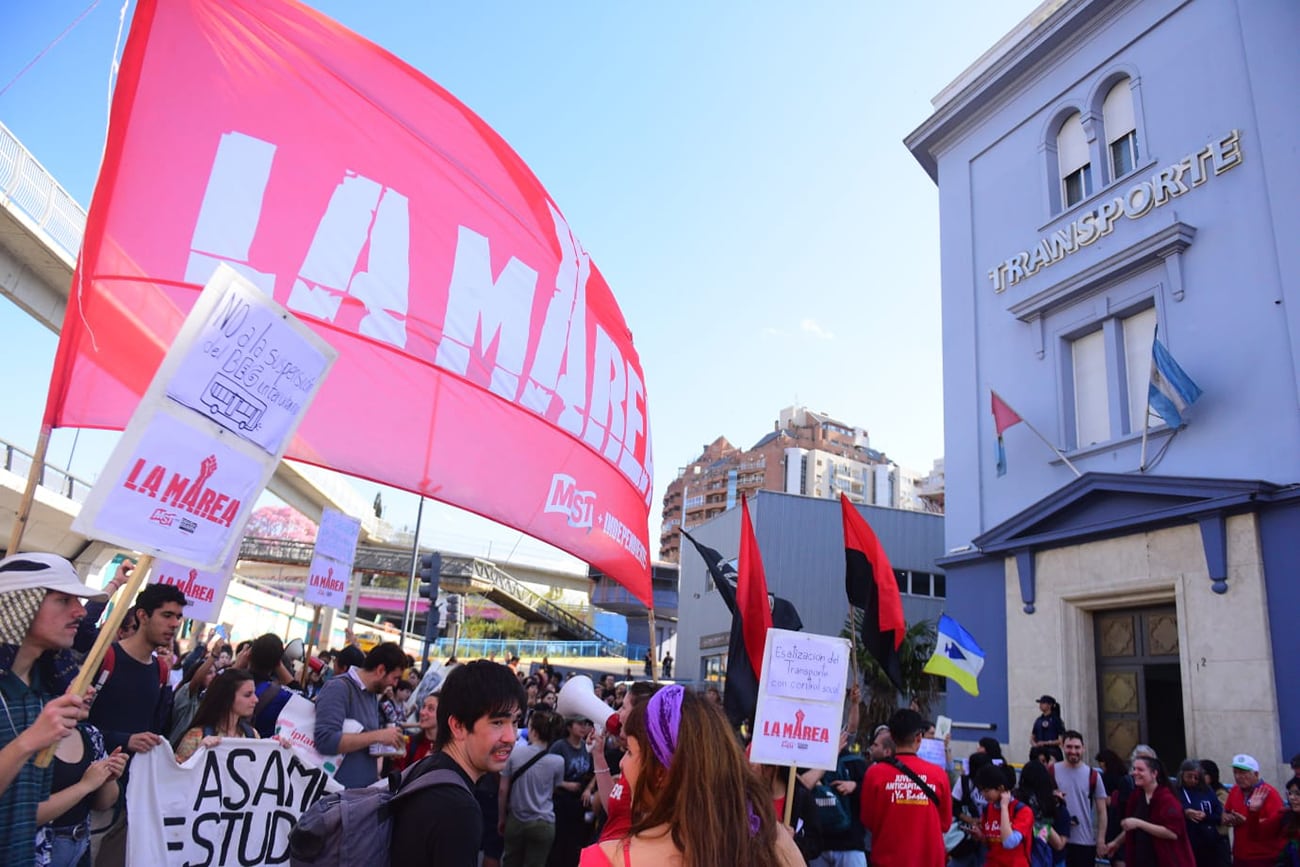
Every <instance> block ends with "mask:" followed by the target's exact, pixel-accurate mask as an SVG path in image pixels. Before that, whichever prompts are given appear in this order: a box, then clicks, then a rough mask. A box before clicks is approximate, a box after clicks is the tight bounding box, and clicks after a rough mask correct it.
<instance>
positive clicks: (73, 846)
mask: <svg viewBox="0 0 1300 867" xmlns="http://www.w3.org/2000/svg"><path fill="white" fill-rule="evenodd" d="M88 851H90V835H89V834H86V835H85V836H84V837H82V838H81V839H79V840H74V839H73V838H72V837H64V836H62V835H59V834H55V835H53V837H52V843H51V846H50V867H77V862H78V861H80V860H81V856H82V855H84V854H86V852H88Z"/></svg>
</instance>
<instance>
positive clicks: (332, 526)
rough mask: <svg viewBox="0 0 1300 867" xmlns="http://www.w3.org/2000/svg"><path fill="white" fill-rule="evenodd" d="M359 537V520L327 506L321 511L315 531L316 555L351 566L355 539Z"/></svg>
mask: <svg viewBox="0 0 1300 867" xmlns="http://www.w3.org/2000/svg"><path fill="white" fill-rule="evenodd" d="M360 535H361V519H360V518H353V517H350V516H348V515H345V514H343V513H342V512H340V511H339V510H337V509H331V508H329V507H328V506H327V507H326V508H324V509H322V510H321V516H320V528H319V529H318V530H317V531H316V554H317V555H324V556H326V557H329V558H330V559H331V560H337V561H338V562H340V563H347V564H349V565H351V563H352V562H353V561H354V560H355V559H356V556H357V537H359V536H360Z"/></svg>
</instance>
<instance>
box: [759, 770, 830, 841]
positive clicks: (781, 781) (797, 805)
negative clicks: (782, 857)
mask: <svg viewBox="0 0 1300 867" xmlns="http://www.w3.org/2000/svg"><path fill="white" fill-rule="evenodd" d="M754 769H755V770H756V771H758V775H759V777H760V778H762V779H763V780H765V781H766V782H767V785H768V789H769V795H768V796H769V797H770V798H771V799H772V809H773V811H774V812H775V813H776V820H777V821H778V822H781V823H783V824H788V826H789V827H790V828H792V829H793V830H794V844H795V846H796V847H798V849H799V854H800V855H801V856H802V857H803V860H804V862H805V863H808V864H811V863H812V861H813V859H814V858H816V857H818V856H819V855H821V853H822V834H821V823H820V822H819V821H818V818H817V804H816V802H815V801H813V797H812V791H811V790H810V789H809V788H808V786H807V785H806V784H805V783H804V782H803V780H801V779H799V777H798V776H796V777H795V781H794V800H793V801H792V802H791V804H790V821H789V822H788V823H786V821H785V816H786V793H787V792H789V791H790V768H789V766H785V765H782V766H776V765H754Z"/></svg>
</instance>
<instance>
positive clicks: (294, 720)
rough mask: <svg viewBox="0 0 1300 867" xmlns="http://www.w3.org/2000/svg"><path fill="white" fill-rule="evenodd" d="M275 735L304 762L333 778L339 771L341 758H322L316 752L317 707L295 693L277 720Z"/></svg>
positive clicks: (281, 710)
mask: <svg viewBox="0 0 1300 867" xmlns="http://www.w3.org/2000/svg"><path fill="white" fill-rule="evenodd" d="M275 734H276V736H277V737H281V738H284V739H285V740H286V741H288V742H289V743H290V744H291V745H292V746H293V750H294V752H295V753H298V754H299V755H300V756H301V757H302V758H303V760H304V761H306V762H307V763H308V764H310V765H314V766H315V767H318V768H323V769H324V770H325V773H327V774H329V775H330V776H331V777H333V776H334V772H335V771H337V770H338V769H339V761H340V759H341V758H342V757H341V756H322V755H321V754H320V753H319V752H317V751H316V705H315V704H314V703H313V702H311V701H309V700H308V699H305V698H303V697H302V695H300V694H299V693H296V692H295V693H293V694H292V695H291V696H290V697H289V700H288V701H287V702H285V704H284V707H283V708H281V709H280V716H278V717H277V718H276V720H275Z"/></svg>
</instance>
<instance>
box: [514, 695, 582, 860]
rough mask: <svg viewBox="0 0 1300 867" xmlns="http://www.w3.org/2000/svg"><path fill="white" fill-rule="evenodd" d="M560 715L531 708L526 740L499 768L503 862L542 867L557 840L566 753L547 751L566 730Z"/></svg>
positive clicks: (519, 744)
mask: <svg viewBox="0 0 1300 867" xmlns="http://www.w3.org/2000/svg"><path fill="white" fill-rule="evenodd" d="M566 729H567V727H566V726H565V723H564V720H563V719H562V718H561V717H560V716H559V715H558V714H554V713H551V712H550V711H538V712H537V713H535V714H533V720H532V723H531V724H530V725H529V726H528V741H527V742H526V743H516V744H515V748H514V750H513V751H512V752H511V753H510V760H509V761H508V762H507V763H506V766H505V769H504V770H503V771H502V773H501V784H500V803H499V804H498V810H497V814H498V816H500V819H499V820H498V827H497V830H498V831H499V832H500V834H501V836H502V837H503V838H505V851H504V853H503V854H502V857H501V863H502V865H503V867H543V865H545V864H546V859H547V857H548V856H549V855H550V853H551V844H552V843H553V842H554V841H555V801H554V795H555V790H556V789H557V788H558V787H559V786H560V784H561V783H563V782H564V759H562V758H561V757H560V756H558V755H556V754H555V753H552V752H550V751H549V750H550V746H551V744H553V743H555V741H557V740H559V739H560V738H562V737H564V736H565V732H566Z"/></svg>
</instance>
